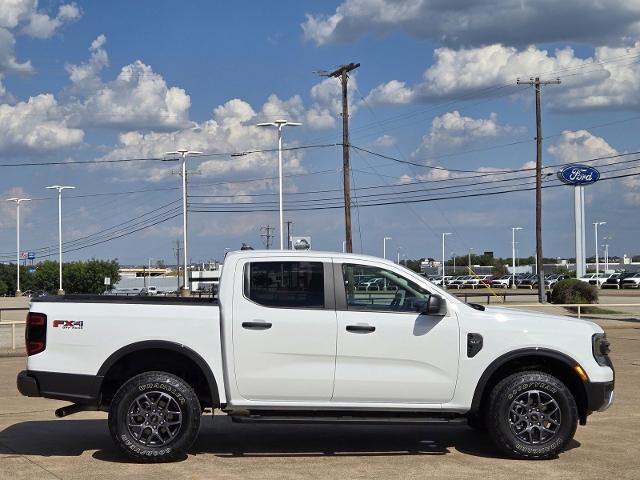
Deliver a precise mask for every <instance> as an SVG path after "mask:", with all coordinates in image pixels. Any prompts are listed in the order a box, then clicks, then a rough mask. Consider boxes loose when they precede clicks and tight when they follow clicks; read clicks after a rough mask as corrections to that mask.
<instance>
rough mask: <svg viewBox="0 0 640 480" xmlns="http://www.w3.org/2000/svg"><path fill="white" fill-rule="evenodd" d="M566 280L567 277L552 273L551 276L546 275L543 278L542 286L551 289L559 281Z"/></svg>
mask: <svg viewBox="0 0 640 480" xmlns="http://www.w3.org/2000/svg"><path fill="white" fill-rule="evenodd" d="M567 278H569V276H568V275H563V274H558V273H552V274H551V275H547V276H546V277H545V279H544V284H545V286H546V287H547V288H553V286H554V285H555V284H556V283H558V282H559V281H560V280H566V279H567Z"/></svg>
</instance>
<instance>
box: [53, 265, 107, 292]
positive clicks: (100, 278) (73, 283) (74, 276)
mask: <svg viewBox="0 0 640 480" xmlns="http://www.w3.org/2000/svg"><path fill="white" fill-rule="evenodd" d="M119 269H120V265H119V264H118V262H117V261H116V260H96V259H95V258H93V259H91V260H88V261H86V262H69V263H65V264H63V265H62V278H63V279H64V289H65V292H67V293H93V294H101V293H104V292H105V290H106V289H107V286H106V285H105V284H104V279H105V277H109V278H111V283H112V284H114V283H117V282H118V281H119V280H120V274H119V273H118V270H119Z"/></svg>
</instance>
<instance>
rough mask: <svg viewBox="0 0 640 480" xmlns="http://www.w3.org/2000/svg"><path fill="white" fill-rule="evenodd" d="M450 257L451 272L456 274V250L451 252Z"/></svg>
mask: <svg viewBox="0 0 640 480" xmlns="http://www.w3.org/2000/svg"><path fill="white" fill-rule="evenodd" d="M451 258H453V274H454V275H455V274H456V252H451Z"/></svg>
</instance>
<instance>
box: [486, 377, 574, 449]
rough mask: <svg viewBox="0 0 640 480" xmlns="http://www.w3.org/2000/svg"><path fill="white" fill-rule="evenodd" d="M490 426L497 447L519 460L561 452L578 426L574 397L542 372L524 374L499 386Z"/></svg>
mask: <svg viewBox="0 0 640 480" xmlns="http://www.w3.org/2000/svg"><path fill="white" fill-rule="evenodd" d="M488 408H489V411H488V414H487V417H486V418H487V426H488V429H489V433H490V434H491V437H492V438H493V440H494V442H495V444H496V446H497V447H498V448H499V449H500V450H502V451H503V452H504V453H506V454H507V455H509V456H511V457H514V458H520V459H547V458H551V457H554V456H556V455H557V454H558V453H560V452H562V451H563V450H564V448H565V447H566V446H567V444H568V443H569V442H570V441H571V440H572V439H573V436H574V434H575V432H576V428H577V426H578V410H577V407H576V402H575V400H574V398H573V395H572V394H571V392H570V391H569V389H568V388H567V387H566V385H564V383H562V382H561V381H560V380H558V379H557V378H555V377H554V376H552V375H549V374H547V373H543V372H521V373H516V374H514V375H511V376H509V377H507V378H505V379H504V380H502V381H501V382H500V383H498V384H497V385H496V386H495V387H494V389H493V390H492V392H491V395H490V396H489V403H488Z"/></svg>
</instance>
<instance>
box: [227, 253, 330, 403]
mask: <svg viewBox="0 0 640 480" xmlns="http://www.w3.org/2000/svg"><path fill="white" fill-rule="evenodd" d="M238 277H240V278H241V281H242V285H240V286H239V287H240V288H236V289H234V293H233V322H232V325H233V355H234V364H235V380H236V384H237V387H238V391H239V393H240V395H241V396H242V397H243V398H245V399H247V400H262V401H328V400H330V399H331V394H332V391H333V375H334V368H335V356H336V328H337V320H336V312H335V299H334V292H333V283H332V281H333V280H332V264H331V259H324V258H321V257H308V256H302V257H299V259H296V257H291V256H289V255H287V256H283V257H281V258H278V257H274V256H270V257H265V258H250V259H247V260H245V261H243V262H239V263H238V265H237V270H236V278H238Z"/></svg>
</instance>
